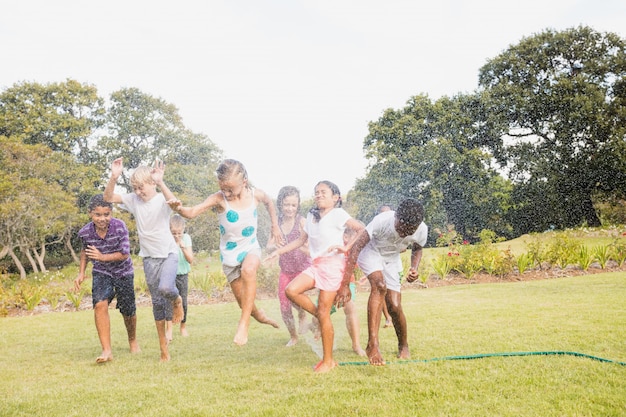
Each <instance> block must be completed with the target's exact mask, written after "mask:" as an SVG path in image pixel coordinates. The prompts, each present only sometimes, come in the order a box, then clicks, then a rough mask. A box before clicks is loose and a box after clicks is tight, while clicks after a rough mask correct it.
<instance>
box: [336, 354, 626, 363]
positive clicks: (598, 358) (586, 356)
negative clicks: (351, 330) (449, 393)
mask: <svg viewBox="0 0 626 417" xmlns="http://www.w3.org/2000/svg"><path fill="white" fill-rule="evenodd" d="M539 355H543V356H546V355H569V356H578V357H581V358H588V359H593V360H595V361H600V362H607V363H616V364H618V365H622V366H626V362H620V361H615V360H612V359H605V358H600V357H598V356H592V355H587V354H585V353H578V352H567V351H546V352H499V353H479V354H476V355H462V356H444V357H441V358H432V359H414V360H402V361H395V362H388V364H389V365H401V364H405V363H419V362H423V363H426V362H437V361H456V360H461V359H463V360H466V359H481V358H489V357H496V356H539ZM339 365H340V366H346V365H369V362H339Z"/></svg>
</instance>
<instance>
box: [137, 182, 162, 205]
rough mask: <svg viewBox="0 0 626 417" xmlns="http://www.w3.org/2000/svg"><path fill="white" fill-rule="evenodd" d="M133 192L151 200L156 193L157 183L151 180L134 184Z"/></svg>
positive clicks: (144, 199) (143, 198)
mask: <svg viewBox="0 0 626 417" xmlns="http://www.w3.org/2000/svg"><path fill="white" fill-rule="evenodd" d="M133 192H134V193H135V194H137V196H138V197H139V198H141V199H142V200H143V201H150V200H151V199H152V197H154V196H155V195H156V184H155V183H151V182H144V183H143V184H135V185H133Z"/></svg>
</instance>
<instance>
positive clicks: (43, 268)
mask: <svg viewBox="0 0 626 417" xmlns="http://www.w3.org/2000/svg"><path fill="white" fill-rule="evenodd" d="M33 254H35V258H36V259H37V263H38V264H39V270H40V271H41V272H48V269H47V268H46V265H45V264H44V262H43V260H44V258H45V257H46V244H45V243H42V244H41V251H40V252H37V249H34V248H33Z"/></svg>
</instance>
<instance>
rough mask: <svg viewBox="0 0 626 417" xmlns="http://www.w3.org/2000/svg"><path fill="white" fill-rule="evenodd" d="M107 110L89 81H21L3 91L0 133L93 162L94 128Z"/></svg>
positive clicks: (94, 157) (0, 109) (0, 108)
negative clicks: (43, 83) (44, 83)
mask: <svg viewBox="0 0 626 417" xmlns="http://www.w3.org/2000/svg"><path fill="white" fill-rule="evenodd" d="M104 111H105V109H104V101H103V100H102V99H101V98H100V97H99V96H98V94H97V90H96V88H95V87H93V86H90V85H83V84H80V83H78V82H77V81H74V80H67V81H66V82H64V83H52V84H47V85H42V84H39V83H27V82H23V83H18V84H15V85H14V86H12V87H10V88H8V89H6V90H5V91H4V92H3V93H2V94H0V120H2V122H1V123H0V135H4V136H7V137H11V136H12V137H19V138H21V139H22V141H23V142H24V143H26V144H29V145H35V144H42V145H46V146H47V147H49V148H50V149H51V150H53V151H59V152H63V153H67V154H72V155H74V156H75V157H76V160H77V161H79V162H82V163H85V164H89V163H94V162H96V161H97V159H98V158H97V153H96V151H94V149H93V148H94V145H95V143H96V142H95V140H96V139H95V136H94V132H96V131H97V130H98V129H99V128H100V127H101V126H102V123H103V121H104V119H103V117H104Z"/></svg>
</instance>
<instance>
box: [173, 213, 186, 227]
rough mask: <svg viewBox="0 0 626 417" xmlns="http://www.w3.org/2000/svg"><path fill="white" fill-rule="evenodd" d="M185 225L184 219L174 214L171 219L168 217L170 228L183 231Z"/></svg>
mask: <svg viewBox="0 0 626 417" xmlns="http://www.w3.org/2000/svg"><path fill="white" fill-rule="evenodd" d="M185 224H187V222H186V221H185V218H184V217H183V216H181V215H180V214H174V215H173V216H172V217H170V227H173V228H175V229H181V230H185Z"/></svg>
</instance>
